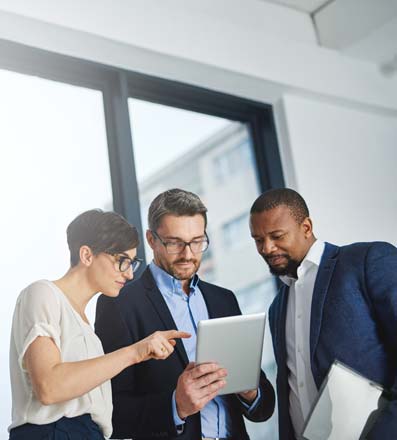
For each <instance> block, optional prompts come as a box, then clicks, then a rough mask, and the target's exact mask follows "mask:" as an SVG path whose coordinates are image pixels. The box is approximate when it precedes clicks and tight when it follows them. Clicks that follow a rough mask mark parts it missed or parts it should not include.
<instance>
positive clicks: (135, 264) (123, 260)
mask: <svg viewBox="0 0 397 440" xmlns="http://www.w3.org/2000/svg"><path fill="white" fill-rule="evenodd" d="M106 253H107V254H109V255H111V256H112V257H114V258H115V259H116V262H117V263H118V265H117V266H118V270H119V271H120V272H126V271H127V270H128V269H129V268H130V267H131V270H132V272H133V273H135V272H136V271H137V270H138V269H139V266H140V265H141V264H142V262H143V260H142V259H141V258H137V257H135V258H130V257H126V256H125V255H119V254H110V253H108V252H106Z"/></svg>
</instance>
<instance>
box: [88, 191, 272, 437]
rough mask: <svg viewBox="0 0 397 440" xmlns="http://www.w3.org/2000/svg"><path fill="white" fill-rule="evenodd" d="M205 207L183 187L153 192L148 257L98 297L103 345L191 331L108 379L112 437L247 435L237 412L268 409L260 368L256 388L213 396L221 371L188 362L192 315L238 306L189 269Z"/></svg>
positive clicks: (203, 236) (201, 246)
mask: <svg viewBox="0 0 397 440" xmlns="http://www.w3.org/2000/svg"><path fill="white" fill-rule="evenodd" d="M206 212H207V209H206V207H205V206H204V205H203V203H202V202H201V200H200V198H199V197H198V196H197V195H195V194H193V193H191V192H188V191H184V190H181V189H172V190H168V191H165V192H163V193H161V194H160V195H158V196H157V197H156V198H155V199H154V200H153V202H152V203H151V205H150V207H149V215H148V224H149V230H148V231H147V233H146V238H147V240H148V243H149V245H150V247H151V248H152V250H153V261H152V262H151V263H150V264H149V266H148V267H147V268H146V270H145V271H144V272H143V274H142V276H141V277H140V278H139V279H137V280H136V281H134V282H132V283H129V284H127V285H126V287H124V288H123V289H122V291H121V293H120V296H119V297H118V298H117V300H114V301H113V300H111V301H108V299H107V298H106V297H104V296H101V297H100V298H99V300H98V305H97V315H96V322H95V330H96V332H97V334H98V336H99V337H100V339H101V340H102V344H103V347H104V350H105V352H108V351H112V350H115V349H116V348H118V347H122V346H125V345H128V344H131V343H132V342H133V341H137V340H140V339H142V338H144V337H145V336H146V335H148V334H150V333H153V331H156V330H165V329H167V330H168V329H183V330H184V331H188V332H189V333H191V335H192V336H191V338H189V339H186V340H184V341H183V343H180V342H179V341H177V343H176V346H175V353H174V354H173V355H172V356H170V357H169V359H168V360H166V361H164V362H163V363H161V364H160V363H159V362H152V361H149V362H147V363H146V365H145V367H143V368H129V369H127V370H125V372H124V373H123V374H120V375H119V376H117V377H116V378H115V379H114V380H113V382H112V389H113V405H114V410H113V436H114V438H133V439H134V440H140V439H142V440H143V439H145V440H151V439H153V440H154V439H159V438H162V439H166V440H171V439H176V438H178V439H180V440H199V439H200V440H201V439H220V440H222V439H229V440H247V439H249V437H248V434H247V432H246V429H245V425H244V421H243V417H242V416H243V415H244V416H245V417H246V418H247V419H249V420H251V421H254V422H260V421H264V420H266V419H268V418H269V417H270V416H271V415H272V413H273V410H274V391H273V388H272V386H271V384H270V382H269V381H268V380H267V379H266V376H265V374H264V373H263V372H262V374H261V379H260V386H259V388H258V389H256V390H250V391H246V392H243V393H240V394H232V395H226V396H218V393H219V392H220V390H221V389H222V388H223V387H224V386H225V384H226V381H227V371H226V370H224V369H223V368H220V366H219V365H217V364H215V363H209V364H203V365H195V363H194V359H195V350H196V330H197V324H198V321H200V320H203V319H209V318H218V317H224V316H232V315H238V314H240V313H241V312H240V309H239V306H238V303H237V300H236V297H235V296H234V294H233V293H232V292H231V291H229V290H226V289H223V288H221V287H218V286H215V285H213V284H209V283H206V282H205V281H203V280H201V279H200V278H199V277H198V275H197V271H198V269H199V267H200V263H201V259H202V254H203V252H205V251H206V250H207V248H208V245H209V239H208V236H207V233H206V226H207V215H206ZM226 336H227V335H225V337H226Z"/></svg>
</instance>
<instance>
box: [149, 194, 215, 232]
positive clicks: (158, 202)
mask: <svg viewBox="0 0 397 440" xmlns="http://www.w3.org/2000/svg"><path fill="white" fill-rule="evenodd" d="M167 214H170V215H175V216H177V217H180V216H189V217H192V216H194V215H197V214H200V215H202V216H203V218H204V227H207V208H206V207H205V206H204V204H203V202H202V201H201V200H200V197H199V196H197V195H196V194H194V193H192V192H189V191H185V190H183V189H178V188H174V189H169V190H167V191H164V192H162V193H161V194H159V195H158V196H157V197H156V198H155V199H154V200H153V201H152V203H151V204H150V206H149V213H148V224H149V229H150V230H151V231H155V232H156V231H157V229H158V227H159V226H160V223H161V219H162V218H163V217H164V216H165V215H167Z"/></svg>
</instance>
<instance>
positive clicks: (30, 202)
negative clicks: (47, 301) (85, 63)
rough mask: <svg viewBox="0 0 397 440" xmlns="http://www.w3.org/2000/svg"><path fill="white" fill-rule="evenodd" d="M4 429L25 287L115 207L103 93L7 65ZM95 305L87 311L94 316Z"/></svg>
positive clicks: (2, 80)
mask: <svg viewBox="0 0 397 440" xmlns="http://www.w3.org/2000/svg"><path fill="white" fill-rule="evenodd" d="M0 96H1V99H0V126H1V129H0V145H1V150H0V154H1V158H0V188H1V204H2V215H1V216H0V230H1V231H2V239H1V241H2V249H3V252H2V253H1V254H0V266H1V268H2V274H3V277H2V307H1V308H0V335H1V336H0V338H1V345H0V382H1V383H0V385H1V396H2V399H1V403H0V425H1V426H0V431H1V432H2V433H3V434H2V435H3V436H4V435H5V434H4V433H5V431H6V428H7V426H8V425H9V424H10V423H11V401H10V387H9V373H8V350H9V335H10V329H11V319H12V313H13V309H14V305H15V300H16V298H17V296H18V294H19V292H20V291H21V290H22V289H23V288H24V287H25V286H27V285H28V284H29V283H31V282H32V281H35V280H38V279H40V278H47V279H56V278H58V277H60V276H62V275H63V274H64V273H65V272H66V270H67V269H68V267H69V252H68V248H67V244H66V227H67V225H68V224H69V222H70V221H71V220H72V219H73V218H74V217H75V216H76V215H77V214H79V213H81V212H82V211H84V210H87V209H90V208H104V209H112V206H113V200H112V190H111V182H110V172H109V161H108V153H107V142H106V132H105V122H104V112H103V102H102V94H101V92H98V91H93V90H88V89H84V88H80V87H75V86H70V85H66V84H62V83H57V82H53V81H48V80H44V79H40V78H35V77H31V76H25V75H21V74H17V73H13V72H8V71H2V70H0ZM94 307H95V306H94V304H92V305H91V307H90V310H89V311H88V314H89V316H90V318H91V320H92V317H93V311H94V310H93V309H94Z"/></svg>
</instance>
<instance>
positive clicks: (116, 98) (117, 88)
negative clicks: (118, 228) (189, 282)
mask: <svg viewBox="0 0 397 440" xmlns="http://www.w3.org/2000/svg"><path fill="white" fill-rule="evenodd" d="M103 102H104V109H105V121H106V131H107V139H108V149H109V164H110V174H111V179H112V189H113V204H114V210H115V211H117V212H119V213H120V214H122V215H123V216H124V217H125V218H126V219H127V220H128V221H129V222H130V223H132V224H133V225H134V226H135V227H136V228H137V230H138V233H139V236H140V237H141V244H140V246H139V249H138V252H139V256H140V257H141V258H144V259H145V252H144V247H143V243H142V242H143V240H144V231H143V230H142V222H141V217H140V206H139V192H138V184H137V179H136V171H135V161H134V154H133V148H132V136H131V126H130V120H129V112H128V88H127V79H126V74H125V73H124V72H118V73H115V74H114V75H113V78H112V80H111V81H109V83H108V84H107V86H106V87H105V89H104V91H103ZM98 178H99V179H100V178H101V176H98Z"/></svg>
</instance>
